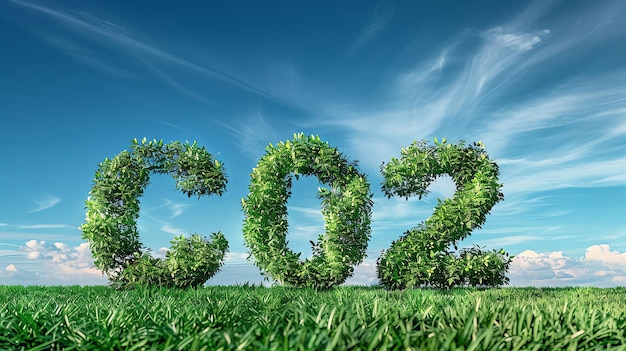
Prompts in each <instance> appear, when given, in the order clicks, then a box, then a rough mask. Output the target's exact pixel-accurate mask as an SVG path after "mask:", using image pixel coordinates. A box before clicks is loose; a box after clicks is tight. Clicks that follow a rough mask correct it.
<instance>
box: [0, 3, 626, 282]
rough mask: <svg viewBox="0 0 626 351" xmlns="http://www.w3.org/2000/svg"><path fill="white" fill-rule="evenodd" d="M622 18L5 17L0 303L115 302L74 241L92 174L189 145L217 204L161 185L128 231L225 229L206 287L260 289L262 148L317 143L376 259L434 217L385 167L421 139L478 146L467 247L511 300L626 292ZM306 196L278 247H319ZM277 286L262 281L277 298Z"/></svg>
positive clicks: (306, 192)
mask: <svg viewBox="0 0 626 351" xmlns="http://www.w3.org/2000/svg"><path fill="white" fill-rule="evenodd" d="M624 18H626V2H624V1H621V0H606V1H576V0H568V1H560V2H559V1H547V0H537V1H472V2H467V1H408V0H407V1H395V2H392V1H389V2H385V1H382V2H374V1H368V0H358V1H310V2H302V1H298V2H293V1H272V2H259V1H227V2H216V1H188V2H186V3H185V5H184V6H183V5H180V4H175V3H174V2H158V1H143V0H138V1H132V2H129V1H84V0H73V1H69V0H59V1H54V2H52V1H30V0H0V44H1V47H2V51H1V54H0V77H1V78H0V102H1V103H0V116H1V118H2V125H1V127H0V149H1V150H2V151H3V152H2V156H1V157H2V159H1V160H2V162H1V163H0V170H1V171H0V199H1V200H2V201H1V202H0V284H23V285H33V284H37V285H43V284H54V285H58V284H81V285H83V284H106V279H105V278H103V277H102V275H101V273H100V272H99V271H98V270H96V269H95V268H94V267H93V261H92V259H91V253H90V251H89V247H88V245H87V243H86V242H85V241H84V240H82V239H81V232H80V230H79V229H78V227H79V226H80V224H81V223H83V221H84V218H85V208H84V206H85V200H86V198H87V196H88V193H89V191H90V189H91V186H92V180H93V176H94V172H95V171H96V169H97V165H98V163H100V162H102V161H103V160H104V159H105V158H106V157H109V158H111V157H113V156H115V155H116V154H118V153H119V152H121V151H122V150H124V149H128V147H129V145H130V140H131V139H133V138H138V139H141V138H143V137H147V138H148V139H163V140H164V141H166V142H169V141H173V140H181V141H185V140H189V141H197V142H198V144H200V145H202V146H205V147H206V148H207V150H208V151H209V152H211V153H213V154H214V155H216V157H217V158H218V159H219V160H221V161H223V163H224V164H225V167H226V170H227V176H228V185H227V192H226V193H225V194H224V195H223V196H222V197H218V196H212V197H205V198H202V199H200V200H198V199H197V198H191V199H189V198H187V197H186V196H185V195H183V194H181V193H179V192H177V191H176V190H175V186H174V181H173V180H172V179H171V178H169V177H167V176H153V177H152V182H151V184H150V185H149V186H148V188H147V189H146V191H145V195H144V196H143V198H142V203H141V204H142V207H141V213H140V218H139V221H138V227H139V230H140V233H141V240H142V241H143V242H144V244H146V246H148V247H150V248H152V249H153V250H155V251H156V252H160V253H162V252H163V251H162V250H161V248H164V247H168V246H169V241H170V240H171V239H172V237H173V236H174V235H177V234H186V233H192V232H199V233H203V234H205V235H208V234H210V233H211V232H213V231H217V230H220V231H222V232H223V233H224V234H225V236H226V238H227V240H228V241H229V244H230V253H229V254H228V255H227V258H226V260H225V264H224V266H223V267H222V270H221V271H220V272H219V273H218V274H216V275H215V276H214V277H213V278H211V279H210V280H209V281H208V284H210V285H230V284H236V283H243V282H246V281H247V282H250V283H254V284H260V283H261V282H262V281H263V279H262V277H261V275H260V270H259V269H258V268H257V267H256V266H254V265H253V263H252V261H247V260H246V257H247V256H248V254H247V252H246V247H245V245H244V240H243V235H242V233H241V227H242V222H243V213H242V211H241V199H242V198H243V197H245V196H246V195H247V187H248V182H249V177H250V172H251V170H252V168H253V167H254V166H255V165H256V163H257V161H258V159H259V158H260V157H261V156H262V155H263V154H264V152H265V147H266V146H267V145H268V144H269V143H274V144H275V143H277V142H278V141H281V140H287V139H291V138H293V133H296V132H304V133H305V134H307V135H311V134H317V135H319V136H320V137H321V138H322V139H323V140H325V141H328V142H329V143H330V144H331V145H332V146H336V147H338V148H339V150H340V151H341V152H343V153H344V154H345V155H346V156H348V157H349V158H350V159H351V160H359V161H360V165H361V170H362V171H363V172H365V173H366V174H368V175H369V181H370V183H371V186H372V191H373V192H374V202H375V203H374V208H373V223H372V237H371V240H370V242H369V246H368V251H367V255H368V256H367V257H366V258H365V260H364V262H363V263H362V264H361V265H359V266H357V267H356V269H355V275H354V276H353V277H352V278H350V279H348V281H347V282H346V283H347V284H359V285H370V284H376V283H377V282H378V279H377V278H376V268H375V261H376V258H378V256H379V255H380V252H381V250H383V249H386V248H388V247H389V245H390V244H391V242H392V241H393V240H396V239H397V238H399V237H400V235H401V234H402V233H403V232H404V231H405V230H407V229H409V228H410V227H412V226H414V225H416V224H418V223H419V222H421V221H423V220H425V219H426V218H427V217H428V216H430V214H431V213H432V209H433V207H434V206H435V205H436V203H437V198H438V197H440V198H445V197H449V196H451V195H452V193H453V188H454V187H453V184H452V182H451V181H450V180H449V178H447V179H446V178H443V180H442V181H438V182H436V183H435V184H433V185H432V186H431V188H430V189H431V190H432V192H431V194H430V195H429V196H427V197H426V198H423V199H422V200H418V199H417V198H412V199H409V201H405V200H404V199H400V198H393V199H387V198H385V197H384V196H383V194H382V192H381V191H380V185H381V180H382V178H381V176H380V173H379V167H380V164H381V163H382V162H387V161H388V160H389V159H390V158H391V157H398V156H399V153H400V148H402V147H404V146H407V145H409V144H410V143H411V142H412V141H413V140H421V139H426V140H428V141H429V142H432V140H433V138H434V137H438V138H442V137H444V138H447V139H448V140H450V141H453V142H455V141H458V140H466V141H467V142H468V143H471V142H474V141H478V140H482V141H483V142H484V144H485V147H486V150H487V152H488V153H489V155H490V157H491V158H492V159H493V160H495V161H496V162H497V163H498V164H499V165H500V171H501V177H500V180H501V182H502V183H504V187H503V192H504V195H505V200H504V201H503V202H500V203H498V204H497V205H496V206H495V207H494V208H493V210H492V212H491V215H490V216H488V217H487V222H486V224H485V225H484V227H483V229H481V230H476V231H475V232H474V233H473V234H472V235H471V236H470V237H469V238H468V239H466V240H465V241H464V242H462V243H461V245H460V246H461V247H470V246H472V245H473V244H478V245H481V246H486V248H487V249H499V248H504V249H505V250H507V251H508V252H509V253H510V254H512V255H515V256H516V258H515V259H514V262H513V264H512V266H511V271H510V274H509V277H510V279H511V285H514V286H529V285H531V286H568V285H587V286H600V287H604V286H616V285H622V286H623V285H626V206H625V205H624V199H625V198H626V64H625V62H626V45H624V43H626V25H625V22H624ZM317 185H318V184H317V180H316V179H315V178H311V177H308V178H306V179H301V180H299V181H297V182H295V183H294V187H293V196H292V198H291V199H290V200H289V203H288V207H289V214H290V215H289V223H290V227H289V235H288V240H289V244H288V246H289V248H291V249H292V250H294V251H297V252H298V251H299V252H303V255H302V258H308V257H310V256H311V246H310V244H309V240H316V238H317V236H318V234H319V233H322V232H323V220H322V217H321V212H320V204H319V200H317V199H316V197H315V195H316V192H317ZM270 283H271V281H269V282H265V284H266V285H267V284H270Z"/></svg>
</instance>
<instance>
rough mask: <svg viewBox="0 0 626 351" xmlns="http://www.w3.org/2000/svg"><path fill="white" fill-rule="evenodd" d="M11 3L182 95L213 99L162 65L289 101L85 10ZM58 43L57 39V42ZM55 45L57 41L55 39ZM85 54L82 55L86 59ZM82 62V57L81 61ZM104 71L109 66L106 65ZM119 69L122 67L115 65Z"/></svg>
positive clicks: (93, 64)
mask: <svg viewBox="0 0 626 351" xmlns="http://www.w3.org/2000/svg"><path fill="white" fill-rule="evenodd" d="M10 1H11V2H12V3H14V4H17V5H20V6H22V7H24V8H27V9H30V10H33V11H37V12H39V13H41V14H44V15H46V16H48V17H50V18H52V19H54V20H56V21H58V22H59V23H61V24H63V25H65V26H67V27H68V28H69V29H71V30H72V31H73V32H74V33H75V34H78V35H81V36H84V37H86V38H87V39H89V40H91V41H92V42H93V43H96V44H98V45H101V46H105V47H108V48H109V49H111V50H113V51H114V52H115V53H116V54H123V55H125V56H126V57H128V58H130V59H131V60H132V61H133V62H135V64H138V65H140V66H143V67H144V68H146V69H147V70H148V71H151V72H153V73H155V74H156V75H157V77H159V78H160V79H161V80H162V81H163V82H165V83H166V84H168V85H169V86H171V87H172V88H173V89H175V90H177V91H179V92H180V93H182V94H183V95H186V96H189V97H191V98H194V99H198V100H200V101H204V102H210V99H208V98H207V97H206V96H204V95H202V94H200V93H197V92H195V91H193V90H192V88H189V87H187V86H185V84H183V83H182V82H180V81H178V80H177V79H175V78H174V77H173V75H169V74H166V73H165V70H164V69H163V68H162V66H163V65H169V66H171V67H174V68H177V69H185V70H189V71H191V72H193V73H195V74H201V75H203V76H204V77H207V78H211V79H218V80H220V81H223V82H225V83H227V84H230V85H232V86H235V87H238V88H241V89H243V90H245V91H248V92H251V93H253V94H255V95H257V96H260V97H263V98H265V99H268V100H271V101H275V102H279V103H286V102H285V101H280V100H279V99H278V98H276V97H275V96H272V95H271V94H268V93H267V92H265V91H263V90H261V89H259V88H257V87H255V86H254V85H252V84H250V83H248V82H246V81H244V80H242V79H239V78H237V77H236V76H235V75H233V74H230V73H228V72H226V71H224V70H219V69H216V68H212V67H209V66H206V65H201V64H197V63H194V62H191V61H189V60H187V59H184V58H182V57H180V56H178V55H175V54H172V53H169V52H167V51H165V50H162V49H160V48H158V47H156V46H153V45H150V44H147V43H146V42H143V41H141V40H139V39H136V38H134V37H133V36H132V34H130V33H129V31H128V30H126V29H125V28H123V27H121V26H119V25H117V24H115V23H113V22H111V21H107V20H104V19H101V18H99V17H97V16H94V15H92V14H89V13H87V12H82V11H68V10H62V9H57V8H54V7H52V6H46V5H40V4H34V3H29V2H25V1H20V0H10ZM56 42H58V41H56ZM52 43H53V44H54V43H55V42H52ZM60 48H61V49H63V50H65V49H66V48H67V45H61V46H60ZM84 59H85V57H83V61H84ZM79 61H81V60H79ZM87 63H88V65H90V66H95V67H97V68H100V69H102V68H103V67H102V64H101V62H99V61H98V60H95V61H94V60H92V59H87ZM104 68H105V69H104V70H105V71H107V70H109V71H110V69H109V68H107V67H104ZM115 70H116V71H119V70H120V69H119V68H115Z"/></svg>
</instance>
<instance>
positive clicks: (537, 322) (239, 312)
mask: <svg viewBox="0 0 626 351" xmlns="http://www.w3.org/2000/svg"><path fill="white" fill-rule="evenodd" d="M622 345H626V288H610V289H600V288H543V289H537V288H510V287H507V288H499V289H486V290H479V289H475V288H457V289H453V290H449V291H440V290H431V289H413V290H405V291H393V292H389V291H385V290H384V289H382V288H381V287H353V286H346V287H337V288H335V289H333V290H331V291H327V292H315V291H313V290H310V289H296V288H285V287H271V288H265V287H259V286H247V285H246V286H217V287H215V286H212V287H204V288H200V289H190V290H176V289H157V288H140V289H135V290H126V291H116V290H114V289H112V288H109V287H103V286H98V287H78V286H71V287H22V286H0V350H286V351H287V350H626V346H622Z"/></svg>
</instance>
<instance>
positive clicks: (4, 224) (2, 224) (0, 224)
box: [0, 223, 8, 227]
mask: <svg viewBox="0 0 626 351" xmlns="http://www.w3.org/2000/svg"><path fill="white" fill-rule="evenodd" d="M6 226H8V224H6V223H0V227H6Z"/></svg>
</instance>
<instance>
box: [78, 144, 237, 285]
mask: <svg viewBox="0 0 626 351" xmlns="http://www.w3.org/2000/svg"><path fill="white" fill-rule="evenodd" d="M151 173H157V174H166V173H167V174H171V175H172V177H173V178H174V179H175V180H176V187H177V189H179V190H180V191H182V192H183V193H184V194H186V195H187V196H189V197H191V196H192V195H197V196H198V198H200V196H204V195H211V194H218V195H222V193H223V192H224V190H225V188H226V182H227V180H226V177H225V175H224V170H223V165H222V164H221V163H220V162H219V161H217V160H214V159H213V157H212V155H211V154H209V153H208V152H207V151H206V150H205V149H204V148H199V147H197V146H196V143H193V144H192V145H190V144H189V143H185V144H181V143H180V142H178V141H176V142H173V143H170V144H163V141H162V140H161V141H158V142H157V141H156V140H153V141H150V142H146V139H145V138H144V139H143V140H142V142H141V144H139V143H138V141H137V139H134V140H133V141H132V145H131V152H128V151H126V150H125V151H122V152H121V153H120V154H118V155H117V156H115V157H114V158H112V159H108V158H107V159H105V160H104V162H102V163H100V164H99V167H98V170H97V171H96V175H95V179H94V181H93V183H94V184H93V187H92V189H91V191H90V193H89V194H90V196H89V198H88V199H87V201H86V204H87V206H86V208H87V216H86V218H85V223H84V224H83V225H82V226H81V230H82V231H83V235H82V237H83V239H87V240H88V241H89V243H90V248H91V252H92V254H93V256H94V258H95V261H94V263H95V265H96V266H97V267H98V268H99V269H100V270H102V271H103V272H104V273H105V274H106V275H107V277H108V278H109V280H110V281H111V284H112V285H113V286H115V287H116V288H122V287H132V286H135V285H139V284H148V285H161V286H170V287H190V286H198V285H201V284H203V283H204V282H206V281H207V280H208V279H209V278H210V277H212V276H213V275H214V274H215V273H217V271H219V268H220V267H221V265H222V261H223V258H224V255H225V253H226V251H228V242H227V241H226V239H225V238H224V236H223V235H222V233H220V232H217V233H214V234H212V235H211V238H210V241H207V240H206V238H205V237H203V236H201V235H199V234H194V235H192V236H191V237H189V238H185V237H182V236H181V237H177V238H175V239H174V240H173V241H172V244H173V247H172V249H171V250H169V251H168V252H167V254H166V257H165V260H161V259H157V258H154V257H152V256H151V255H150V253H149V252H148V250H146V248H145V247H144V246H143V244H142V243H141V241H140V240H139V233H138V232H137V226H136V223H137V218H138V217H139V197H141V195H143V191H144V189H145V188H146V186H147V185H148V184H149V180H150V174H151Z"/></svg>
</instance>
